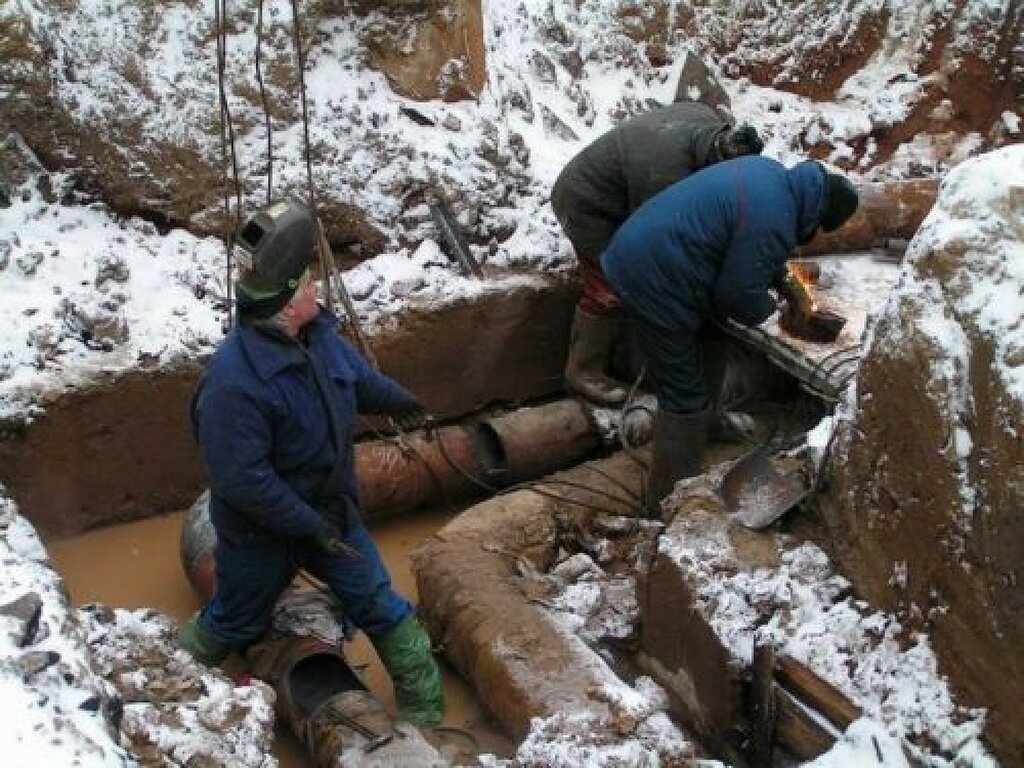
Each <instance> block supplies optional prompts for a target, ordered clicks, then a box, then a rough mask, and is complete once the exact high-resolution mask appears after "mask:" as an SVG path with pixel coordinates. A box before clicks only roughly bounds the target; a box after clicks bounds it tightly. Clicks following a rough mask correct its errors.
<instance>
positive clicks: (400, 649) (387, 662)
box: [370, 616, 444, 726]
mask: <svg viewBox="0 0 1024 768" xmlns="http://www.w3.org/2000/svg"><path fill="white" fill-rule="evenodd" d="M370 640H371V641H372V642H373V647H374V648H375V649H376V650H377V655H378V656H380V660H381V661H382V662H383V664H384V668H385V669H387V671H388V674H389V675H391V683H392V685H393V686H394V688H395V702H396V703H397V704H398V711H399V712H400V713H401V715H402V717H403V718H405V719H406V720H408V721H409V722H410V723H412V724H413V725H419V726H434V725H438V724H439V723H440V722H441V718H442V717H444V695H443V693H442V690H441V670H440V669H438V666H437V662H436V661H435V660H434V655H433V653H432V652H431V650H430V637H429V636H428V635H427V633H426V630H424V629H423V627H422V626H421V625H420V623H419V621H418V620H417V619H416V617H415V616H409V617H408V618H406V619H403V620H402V621H401V623H399V624H398V626H396V627H395V628H394V629H392V630H390V631H389V632H386V633H385V634H383V635H380V636H379V637H371V638H370Z"/></svg>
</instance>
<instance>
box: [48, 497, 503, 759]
mask: <svg viewBox="0 0 1024 768" xmlns="http://www.w3.org/2000/svg"><path fill="white" fill-rule="evenodd" d="M453 516H454V513H452V512H450V511H444V510H435V511H429V512H416V513H413V514H411V515H408V516H406V517H405V518H404V519H401V520H397V521H387V522H384V523H377V524H375V525H374V526H373V529H372V532H373V536H374V539H375V540H376V542H377V545H378V546H379V547H380V550H381V554H382V555H383V556H384V559H385V561H386V562H387V564H388V567H389V568H390V570H391V575H392V577H393V579H394V582H395V585H396V587H397V589H398V590H399V591H400V592H402V593H403V594H404V595H406V596H407V597H409V598H410V599H411V600H413V601H415V600H416V597H417V596H416V582H415V580H414V578H413V576H412V574H411V572H410V570H409V565H410V560H409V555H410V553H411V552H412V550H413V549H415V548H416V545H417V544H419V542H420V541H422V540H423V539H424V538H425V537H426V536H428V535H430V534H431V533H433V532H434V531H435V530H437V529H438V528H440V527H441V526H442V525H443V524H444V523H445V522H447V521H448V520H450V519H451V518H452V517H453ZM182 519H183V514H174V515H167V516H164V517H157V518H151V519H148V520H143V521H140V522H137V523H130V524H126V525H119V526H111V527H109V528H105V529H103V530H99V531H94V532H91V533H87V534H84V535H82V536H77V537H74V538H71V539H64V540H60V541H51V542H48V543H47V548H48V550H49V552H50V556H51V558H52V559H53V562H54V564H55V565H56V567H57V569H58V570H59V571H60V572H61V574H62V575H63V576H64V579H65V582H66V583H67V586H68V589H69V590H70V593H71V600H72V602H73V603H74V605H76V606H78V605H83V604H85V603H93V602H98V603H104V604H105V605H109V606H112V607H115V608H153V609H156V610H157V611H160V612H161V613H165V614H167V615H168V616H171V617H173V618H174V619H177V620H178V621H181V620H183V619H185V618H187V617H188V616H189V615H191V614H192V612H193V611H195V610H196V609H197V608H198V607H199V599H198V597H197V596H196V594H195V593H194V592H193V591H192V588H191V586H190V585H189V583H188V580H187V579H186V578H185V574H184V572H183V571H182V568H181V564H180V562H179V559H178V540H179V536H180V534H181V523H182ZM345 652H346V654H347V656H348V658H349V661H350V663H351V664H352V665H353V667H354V668H356V669H357V670H359V671H360V672H361V674H362V675H363V679H364V680H365V682H366V684H367V686H368V687H369V688H370V690H372V691H373V692H374V694H375V695H377V696H378V697H379V698H380V700H381V701H382V702H384V704H385V706H387V707H389V708H391V709H392V710H393V709H394V696H393V694H392V691H391V684H390V681H389V679H388V676H387V673H386V672H385V671H384V669H383V667H382V666H381V664H380V662H379V661H378V659H377V656H376V654H375V653H374V652H373V648H372V647H371V646H370V643H369V641H367V640H366V638H365V637H364V636H363V635H361V634H360V635H359V636H358V637H357V639H356V640H355V641H354V642H352V643H349V644H348V645H347V646H346V648H345ZM443 671H444V689H445V697H446V700H447V713H446V715H445V721H444V723H445V725H448V726H454V727H456V728H460V729H463V730H465V731H468V732H469V733H470V734H471V735H472V736H473V738H475V740H476V742H477V744H478V746H479V751H480V752H490V753H494V754H497V755H501V756H506V755H508V754H510V753H511V752H512V751H513V745H512V743H511V742H510V741H509V740H508V739H507V738H506V737H505V736H504V735H503V734H502V733H501V732H500V731H499V730H498V729H497V728H496V727H495V726H494V725H493V724H492V723H490V722H488V719H487V716H486V714H485V713H484V712H483V711H482V710H481V705H480V702H479V700H478V699H477V697H476V695H475V693H474V692H473V690H472V689H471V688H469V687H468V686H467V685H466V684H465V683H464V682H463V681H462V679H461V678H459V677H458V675H456V674H455V672H454V671H453V670H451V669H450V668H448V667H447V666H444V665H443ZM274 752H275V754H276V756H277V758H278V760H279V761H280V765H281V766H282V768H306V766H310V765H312V763H311V762H310V761H309V760H308V759H307V758H306V755H305V753H304V751H303V749H302V747H301V745H300V744H299V743H298V742H297V741H296V740H295V739H294V738H293V737H292V736H291V734H290V733H288V732H286V731H285V730H284V729H279V731H278V736H277V738H276V739H275V750H274Z"/></svg>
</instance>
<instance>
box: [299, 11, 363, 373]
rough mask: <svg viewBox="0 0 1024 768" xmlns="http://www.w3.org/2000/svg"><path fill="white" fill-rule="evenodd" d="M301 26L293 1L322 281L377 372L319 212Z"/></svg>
mask: <svg viewBox="0 0 1024 768" xmlns="http://www.w3.org/2000/svg"><path fill="white" fill-rule="evenodd" d="M301 26H302V20H301V18H300V16H299V3H298V0H292V37H293V43H294V46H295V57H296V60H297V68H298V76H299V95H300V97H301V102H302V137H303V154H304V156H305V160H306V185H307V187H308V189H307V196H308V198H309V209H310V210H311V211H313V213H314V218H315V219H316V223H317V230H318V234H319V238H318V240H317V242H318V249H319V251H320V277H321V281H322V282H323V285H324V293H325V295H326V299H327V306H328V307H330V308H331V310H332V311H334V310H335V302H334V288H335V287H337V289H338V296H339V298H340V300H341V304H342V306H343V307H344V309H345V314H346V316H347V317H348V321H349V325H350V326H351V328H352V335H353V336H355V341H356V346H357V347H358V348H359V351H360V352H361V353H362V354H363V356H364V357H365V358H366V359H367V360H368V361H369V362H370V364H371V365H372V366H373V367H374V368H378V367H379V366H378V365H377V360H376V358H375V357H374V355H373V350H372V349H370V344H369V343H368V342H367V340H366V336H365V335H364V334H363V329H362V326H361V325H360V323H359V314H358V313H357V312H356V307H355V304H354V303H353V302H352V297H351V296H350V295H349V293H348V289H347V288H345V282H344V281H343V280H342V279H341V277H340V276H338V277H337V280H335V269H334V254H333V252H332V251H331V245H330V243H329V242H328V240H327V233H326V232H325V231H324V225H323V221H322V220H321V219H320V215H319V213H318V210H319V209H318V207H317V199H316V186H315V184H314V183H313V163H312V158H311V155H312V153H311V152H310V144H309V109H308V107H307V104H306V78H305V69H306V58H305V53H304V51H303V47H302V30H301Z"/></svg>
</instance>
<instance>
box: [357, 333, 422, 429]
mask: <svg viewBox="0 0 1024 768" xmlns="http://www.w3.org/2000/svg"><path fill="white" fill-rule="evenodd" d="M346 353H347V354H348V362H349V364H350V365H351V366H352V369H353V370H354V371H355V374H356V385H355V386H356V404H357V406H358V408H359V412H360V413H379V414H384V415H385V416H391V417H393V418H394V419H395V421H396V423H397V424H398V426H399V427H401V428H402V429H416V428H418V427H420V426H422V425H423V422H424V420H425V419H426V416H427V413H426V409H424V407H423V404H422V403H421V402H420V401H419V398H417V397H416V396H415V395H414V394H412V393H411V392H410V391H409V390H407V389H406V388H405V387H403V386H402V385H401V384H399V383H398V382H397V381H395V380H394V379H392V378H389V377H388V376H385V375H384V374H383V373H381V372H380V371H378V370H377V369H376V368H374V367H373V366H372V365H370V364H369V363H368V362H367V361H366V360H365V359H364V358H363V356H362V355H360V354H358V353H357V352H355V350H353V349H351V347H349V348H348V349H347V350H346Z"/></svg>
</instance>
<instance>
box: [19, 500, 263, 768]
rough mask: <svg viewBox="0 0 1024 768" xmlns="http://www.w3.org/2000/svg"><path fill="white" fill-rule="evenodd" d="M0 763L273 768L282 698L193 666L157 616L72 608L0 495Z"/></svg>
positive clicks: (30, 767)
mask: <svg viewBox="0 0 1024 768" xmlns="http://www.w3.org/2000/svg"><path fill="white" fill-rule="evenodd" d="M0 557H2V563H3V567H2V569H0V718H2V721H3V723H4V735H3V737H2V738H0V743H2V747H3V764H4V766H6V767H7V768H38V767H39V766H78V767H79V768H93V767H94V766H95V767H99V766H130V765H138V764H140V763H141V764H149V765H168V764H173V765H186V764H188V765H200V764H201V765H206V766H232V768H234V767H235V766H244V767H245V768H273V767H274V766H276V765H277V760H276V758H274V757H273V755H271V754H270V745H271V739H272V737H273V724H274V709H273V705H274V692H273V691H272V690H271V689H270V687H269V686H267V685H265V684H263V683H260V682H254V683H253V684H251V685H235V684H234V683H232V681H231V680H229V679H228V678H226V677H225V676H224V675H222V674H220V673H219V672H216V671H212V670H210V669H208V668H206V667H203V666H200V665H198V664H196V663H195V662H193V661H192V660H191V659H190V658H189V657H188V656H187V655H186V654H185V653H184V652H183V651H181V650H179V649H177V646H176V643H175V641H174V630H175V627H174V626H173V623H172V622H171V621H170V620H169V619H167V618H166V617H163V616H160V615H158V614H155V613H153V612H150V611H125V610H112V609H107V608H104V607H102V606H90V607H87V608H84V609H81V610H79V611H75V610H72V609H71V607H70V605H69V603H68V597H67V592H66V590H65V587H64V583H63V581H62V580H61V577H60V575H59V574H58V573H57V572H56V571H55V570H54V569H53V568H52V566H51V565H50V562H49V559H48V556H47V554H46V550H45V549H44V548H43V545H42V543H41V541H40V540H39V537H38V535H37V534H36V531H35V529H34V528H33V527H32V525H31V524H30V523H29V522H28V521H27V520H26V519H25V518H24V517H23V516H22V515H21V514H20V513H19V512H18V509H17V506H16V505H15V504H14V502H13V501H11V500H10V499H8V498H6V497H3V496H0Z"/></svg>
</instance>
